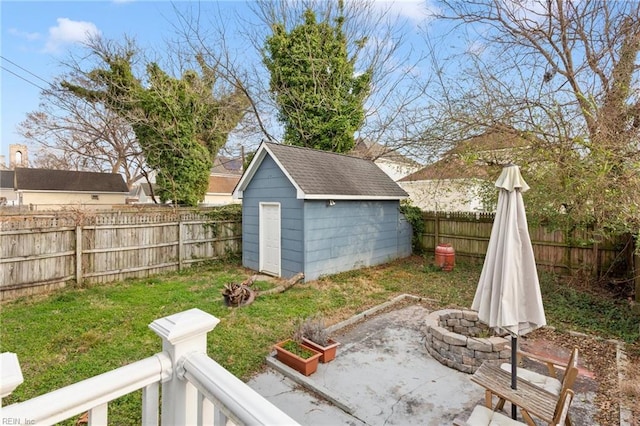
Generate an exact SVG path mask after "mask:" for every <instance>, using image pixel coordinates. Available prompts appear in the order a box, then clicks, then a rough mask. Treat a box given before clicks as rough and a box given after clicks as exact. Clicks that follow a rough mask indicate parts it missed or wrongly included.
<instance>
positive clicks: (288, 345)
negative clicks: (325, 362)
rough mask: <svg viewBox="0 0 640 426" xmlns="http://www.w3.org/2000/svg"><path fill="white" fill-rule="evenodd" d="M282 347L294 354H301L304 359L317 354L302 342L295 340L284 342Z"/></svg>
mask: <svg viewBox="0 0 640 426" xmlns="http://www.w3.org/2000/svg"><path fill="white" fill-rule="evenodd" d="M282 348H283V349H286V350H288V351H289V352H291V353H292V354H295V355H297V356H299V357H300V358H302V359H308V358H311V357H312V356H314V355H315V354H316V353H315V352H312V351H310V350H309V349H307V348H306V347H304V346H302V345H300V343H299V342H297V341H295V340H288V341H287V342H285V343H283V344H282Z"/></svg>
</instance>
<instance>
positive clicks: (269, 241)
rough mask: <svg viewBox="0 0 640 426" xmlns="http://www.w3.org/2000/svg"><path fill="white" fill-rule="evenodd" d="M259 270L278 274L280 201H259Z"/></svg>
mask: <svg viewBox="0 0 640 426" xmlns="http://www.w3.org/2000/svg"><path fill="white" fill-rule="evenodd" d="M260 271H261V272H265V273H267V274H271V275H275V276H277V277H279V276H280V203H260Z"/></svg>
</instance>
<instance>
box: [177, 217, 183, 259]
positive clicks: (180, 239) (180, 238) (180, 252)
mask: <svg viewBox="0 0 640 426" xmlns="http://www.w3.org/2000/svg"><path fill="white" fill-rule="evenodd" d="M183 234H184V231H183V229H182V217H180V218H179V219H178V271H182V261H183V260H184V241H183Z"/></svg>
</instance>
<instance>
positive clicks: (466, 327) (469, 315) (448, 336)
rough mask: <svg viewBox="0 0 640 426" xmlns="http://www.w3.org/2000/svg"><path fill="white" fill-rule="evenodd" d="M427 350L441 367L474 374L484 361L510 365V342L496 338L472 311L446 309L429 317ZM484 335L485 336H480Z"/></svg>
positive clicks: (426, 333) (426, 329) (426, 332)
mask: <svg viewBox="0 0 640 426" xmlns="http://www.w3.org/2000/svg"><path fill="white" fill-rule="evenodd" d="M425 335H426V348H427V351H428V352H429V354H430V355H431V356H432V357H434V358H435V359H437V360H438V361H439V362H440V363H441V364H444V365H446V366H448V367H451V368H455V369H456V370H459V371H462V372H464V373H474V372H475V371H476V370H477V369H478V367H480V365H482V363H483V362H484V361H487V360H492V361H506V362H510V359H511V350H510V349H509V347H508V345H509V340H507V339H505V338H504V337H500V336H496V335H495V334H494V333H493V332H492V330H491V329H489V328H488V327H487V326H486V325H485V324H482V323H480V321H478V313H477V312H476V311H472V310H461V309H444V310H441V311H435V312H432V313H431V314H429V316H427V319H426V321H425ZM481 336H482V337H481Z"/></svg>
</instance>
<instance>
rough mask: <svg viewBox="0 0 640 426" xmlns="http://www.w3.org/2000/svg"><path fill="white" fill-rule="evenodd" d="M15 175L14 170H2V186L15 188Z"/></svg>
mask: <svg viewBox="0 0 640 426" xmlns="http://www.w3.org/2000/svg"><path fill="white" fill-rule="evenodd" d="M14 176H15V173H14V172H13V170H0V188H4V189H13V180H14Z"/></svg>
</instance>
